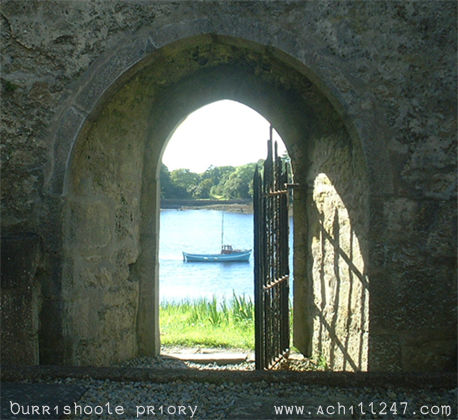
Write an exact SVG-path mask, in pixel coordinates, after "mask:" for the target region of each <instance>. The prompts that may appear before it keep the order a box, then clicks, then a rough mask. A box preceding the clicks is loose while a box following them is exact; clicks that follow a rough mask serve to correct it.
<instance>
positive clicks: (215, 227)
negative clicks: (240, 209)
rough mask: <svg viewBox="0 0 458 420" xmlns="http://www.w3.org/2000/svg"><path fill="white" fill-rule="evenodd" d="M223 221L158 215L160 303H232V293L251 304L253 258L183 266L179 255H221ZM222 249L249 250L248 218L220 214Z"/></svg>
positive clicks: (169, 212)
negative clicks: (228, 300)
mask: <svg viewBox="0 0 458 420" xmlns="http://www.w3.org/2000/svg"><path fill="white" fill-rule="evenodd" d="M222 216H223V212H222V211H220V210H204V209H200V210H175V209H162V210H161V231H160V247H159V262H160V266H159V267H160V268H159V281H160V300H161V301H162V302H172V301H175V302H177V301H181V300H184V299H198V298H202V297H206V298H212V297H213V296H215V297H216V298H217V299H218V300H221V299H222V298H231V297H232V294H233V292H235V293H236V294H237V295H245V296H247V297H251V299H253V295H254V286H253V269H254V261H253V254H252V255H251V257H250V261H249V262H241V263H237V262H232V263H189V262H184V261H183V255H182V251H185V252H192V253H219V252H220V249H221V221H222ZM290 236H291V235H290ZM224 243H225V244H230V245H232V246H233V247H234V248H238V249H252V248H253V215H252V214H241V213H232V212H224ZM291 289H292V287H291Z"/></svg>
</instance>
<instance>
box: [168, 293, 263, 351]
mask: <svg viewBox="0 0 458 420" xmlns="http://www.w3.org/2000/svg"><path fill="white" fill-rule="evenodd" d="M160 311H161V312H160V326H161V343H162V344H163V345H180V346H206V347H227V348H240V349H254V303H253V301H252V300H251V299H250V298H246V297H245V296H244V295H243V296H236V295H235V294H234V295H233V296H232V298H231V299H224V300H223V301H221V302H220V303H218V302H217V300H216V298H215V297H214V298H213V299H205V298H202V299H198V300H183V301H181V302H179V303H162V304H161V307H160Z"/></svg>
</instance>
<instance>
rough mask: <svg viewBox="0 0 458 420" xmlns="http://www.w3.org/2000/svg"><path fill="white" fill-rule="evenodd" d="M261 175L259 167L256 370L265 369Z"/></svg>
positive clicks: (255, 201)
mask: <svg viewBox="0 0 458 420" xmlns="http://www.w3.org/2000/svg"><path fill="white" fill-rule="evenodd" d="M261 188H262V185H261V175H260V174H259V171H258V167H256V171H255V174H254V178H253V212H254V221H253V225H254V308H255V314H254V315H255V318H254V319H255V368H256V369H258V370H261V369H264V357H263V353H264V350H263V349H264V347H265V343H264V340H263V336H264V317H263V307H264V302H263V285H262V281H263V266H264V262H263V260H262V255H261V254H262V249H263V248H264V244H263V241H262V228H263V227H262V223H263V211H262V207H263V206H262V192H261Z"/></svg>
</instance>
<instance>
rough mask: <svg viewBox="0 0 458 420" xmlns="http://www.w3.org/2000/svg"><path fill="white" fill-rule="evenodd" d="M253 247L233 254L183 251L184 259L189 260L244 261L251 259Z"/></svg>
mask: <svg viewBox="0 0 458 420" xmlns="http://www.w3.org/2000/svg"><path fill="white" fill-rule="evenodd" d="M250 255H251V249H250V250H247V251H241V252H233V253H231V254H189V253H187V252H183V260H184V261H187V262H244V261H249V259H250Z"/></svg>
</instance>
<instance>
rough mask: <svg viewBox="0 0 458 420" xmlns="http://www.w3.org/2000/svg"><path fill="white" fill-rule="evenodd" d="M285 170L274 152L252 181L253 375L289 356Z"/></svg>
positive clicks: (286, 182)
mask: <svg viewBox="0 0 458 420" xmlns="http://www.w3.org/2000/svg"><path fill="white" fill-rule="evenodd" d="M287 186H288V169H287V167H286V163H285V164H283V163H282V161H281V159H279V158H278V152H277V144H276V143H275V146H274V151H273V152H272V127H271V128H270V139H269V141H268V151H267V159H266V160H265V162H264V171H263V174H262V175H261V174H260V173H259V171H258V169H256V172H255V175H254V180H253V206H254V250H255V251H254V258H255V273H254V282H255V358H256V363H255V364H256V369H258V370H264V369H271V368H272V367H274V366H275V365H276V364H277V363H279V362H280V361H281V359H282V358H284V357H287V356H288V354H289V334H290V333H289V308H288V300H289V267H288V252H289V248H288V189H287Z"/></svg>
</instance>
